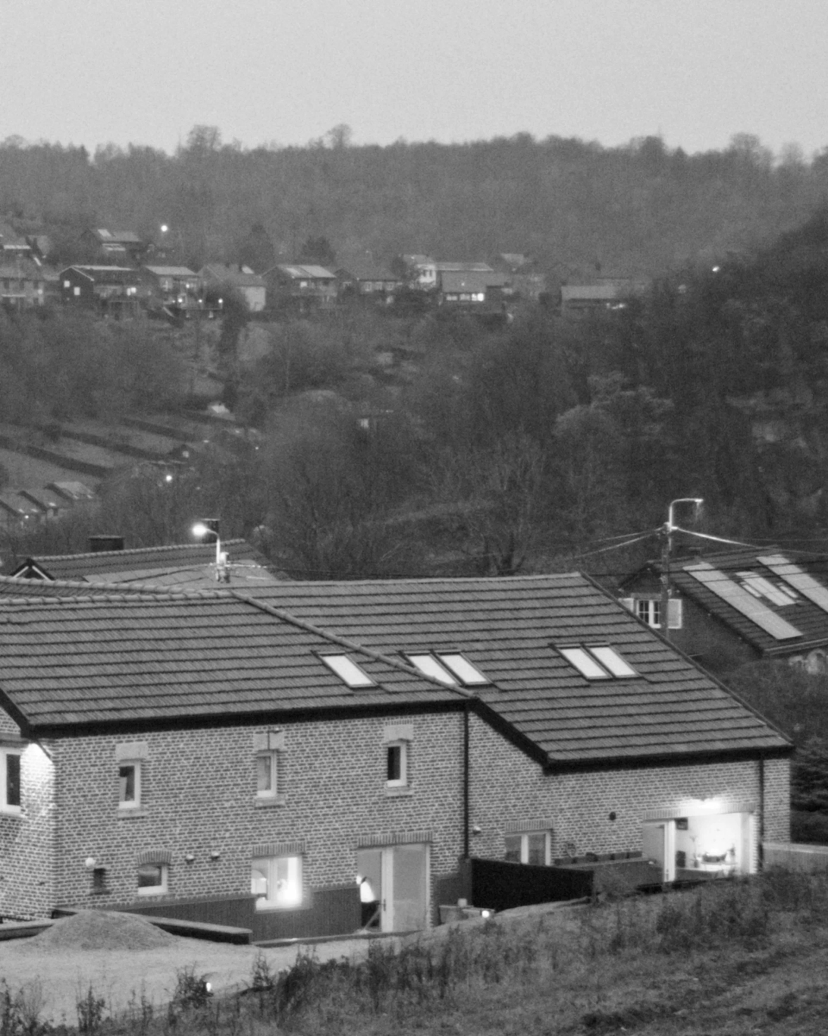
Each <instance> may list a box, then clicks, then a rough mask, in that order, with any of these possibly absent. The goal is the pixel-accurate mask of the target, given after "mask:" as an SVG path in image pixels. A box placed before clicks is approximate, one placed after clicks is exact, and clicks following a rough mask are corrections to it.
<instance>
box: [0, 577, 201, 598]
mask: <svg viewBox="0 0 828 1036" xmlns="http://www.w3.org/2000/svg"><path fill="white" fill-rule="evenodd" d="M173 592H175V588H174V587H169V588H166V587H158V586H153V585H148V584H146V583H138V584H135V585H133V584H132V583H127V584H125V583H119V584H118V586H117V587H113V586H112V585H111V584H109V583H83V582H72V581H70V580H66V579H56V580H51V579H21V578H19V577H15V576H3V575H0V603H2V604H13V603H18V604H22V603H24V602H26V601H29V600H32V599H34V598H44V597H49V598H53V597H73V598H74V597H79V598H87V597H102V596H103V597H106V596H112V595H113V594H117V595H118V596H119V597H120V596H124V595H127V594H128V595H129V596H130V597H135V596H144V597H150V596H151V597H157V596H159V595H162V594H170V593H173ZM179 592H181V593H183V592H184V591H183V590H182V591H179ZM187 592H188V593H190V594H194V593H196V592H198V591H195V590H192V589H191V588H190V587H188V588H187Z"/></svg>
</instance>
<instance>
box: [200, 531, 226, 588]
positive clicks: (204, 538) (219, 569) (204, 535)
mask: <svg viewBox="0 0 828 1036" xmlns="http://www.w3.org/2000/svg"><path fill="white" fill-rule="evenodd" d="M192 531H193V535H194V536H198V538H199V539H200V540H201V542H202V543H206V542H209V539H208V537H210V536H215V538H216V582H218V583H229V582H230V569H229V567H228V565H227V555H226V554H224V553H223V552H222V549H221V537H220V535H219V520H218V518H202V519H201V521H198V522H196V524H195V525H194V526H193V529H192Z"/></svg>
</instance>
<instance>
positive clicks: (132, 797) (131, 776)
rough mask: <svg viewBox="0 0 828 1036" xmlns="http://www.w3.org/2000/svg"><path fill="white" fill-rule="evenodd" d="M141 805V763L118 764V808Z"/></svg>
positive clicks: (134, 807)
mask: <svg viewBox="0 0 828 1036" xmlns="http://www.w3.org/2000/svg"><path fill="white" fill-rule="evenodd" d="M140 805H141V763H140V762H139V761H137V760H136V761H135V762H123V763H120V764H119V765H118V809H138V808H139V807H140Z"/></svg>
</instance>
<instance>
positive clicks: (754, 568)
mask: <svg viewBox="0 0 828 1036" xmlns="http://www.w3.org/2000/svg"><path fill="white" fill-rule="evenodd" d="M778 555H782V556H783V557H785V558H786V559H788V560H789V561H791V562H792V563H794V564H796V565H798V566H799V567H800V568H802V569H803V570H804V571H806V572H809V573H810V574H811V575H813V576H814V578H815V579H816V580H817V581H818V582H819V583H821V584H822V585H823V586H825V587H826V588H828V560H826V559H821V560H820V559H818V558H813V556H810V558H809V559H807V560H802V559H800V557H799V555H798V554H797V552H796V551H785V550H780V549H779V548H777V547H763V548H761V549H758V550H757V549H750V550H736V551H731V552H729V553H726V554H714V555H705V557H704V561H705V563H706V564H708V565H711V566H712V568H713V570H714V572H718V573H721V577H722V579H724V580H727V581H730V582H734V585H736V582H735V581H734V577H735V575H736V573H737V572H753V573H755V574H756V575H757V576H760V577H762V578H764V579H766V580H768V581H769V582H770V583H771V584H772V585H773V586H779V585H780V584H781V585H783V586H784V585H785V584H784V580H782V579H780V577H779V576H778V575H777V574H776V573H775V572H774V571H773V570H772V569H771V568H769V567H768V565H766V564H764V563H763V562H762V561H760V560H759V559H760V558H768V557H773V556H778ZM698 561H699V559H698V558H693V559H682V560H679V561H677V560H676V559H674V560H673V562H672V565H671V567H670V581H671V583H672V584H673V586H674V587H675V588H676V589H677V590H678V591H679V592H680V593H682V594H684V595H686V596H687V597H689V598H690V599H691V600H693V601H695V602H696V603H697V604H698V605H700V606H701V607H702V608H704V609H705V610H706V611H708V612H709V613H710V614H711V615H714V616H715V617H716V618H717V619H720V620H721V621H722V622H723V623H724V624H725V625H726V626H728V627H729V628H730V629H731V630H733V632H734V633H736V634H738V636H739V637H741V638H742V639H743V640H745V641H747V643H748V644H750V645H751V646H752V647H754V648H755V649H756V650H757V651H759V652H761V653H762V654H764V655H785V654H792V653H796V652H800V651H802V650H803V649H806V648H807V647H814V646H817V645H819V644H828V612H826V611H824V610H823V609H822V608H820V607H819V606H818V605H816V604H814V603H813V602H812V601H810V600H808V599H807V598H806V597H805V596H803V595H802V594H799V595H798V596H797V597H796V600H795V603H793V604H790V605H784V606H779V605H777V604H776V603H774V601H773V600H770V599H768V598H767V597H762V598H759V600H760V601H761V604H762V605H763V607H764V608H766V609H768V610H770V612H772V613H773V614H774V615H777V616H779V618H780V619H784V620H785V622H787V623H790V624H792V625H793V626H794V627H795V628H796V629H798V630H799V631H800V632H801V634H802V636H801V637H792V638H789V639H786V640H779V639H777V638H776V637H774V636H772V635H771V634H770V633H769V632H767V631H766V630H765V629H763V628H762V627H760V626H759V625H757V624H756V623H755V622H753V621H751V620H750V619H749V618H748V617H747V616H746V615H745V614H743V613H742V612H741V611H740V610H739V609H737V608H736V607H734V606H733V605H732V604H730V603H728V602H727V601H726V600H724V599H722V597H721V596H720V595H719V594H717V593H715V592H714V591H713V590H712V589H711V588H710V586H709V585H705V584H703V583H701V582H699V580H698V579H696V578H694V577H693V576H692V575H691V574H690V573H689V572H688V571H687V569H688V568H692V567H693V566H694V565H697V564H698ZM652 568H653V570H654V571H656V572H658V571H660V568H659V566H658V565H657V564H656V563H655V562H654V563H653V564H652ZM714 585H715V584H714Z"/></svg>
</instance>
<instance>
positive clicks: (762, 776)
mask: <svg viewBox="0 0 828 1036" xmlns="http://www.w3.org/2000/svg"><path fill="white" fill-rule="evenodd" d="M757 856H758V860H757V862H758V864H759V871H760V872H761V870H762V867H763V864H764V856H765V757H764V756H763V755H760V756H759V845H758V853H757Z"/></svg>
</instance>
